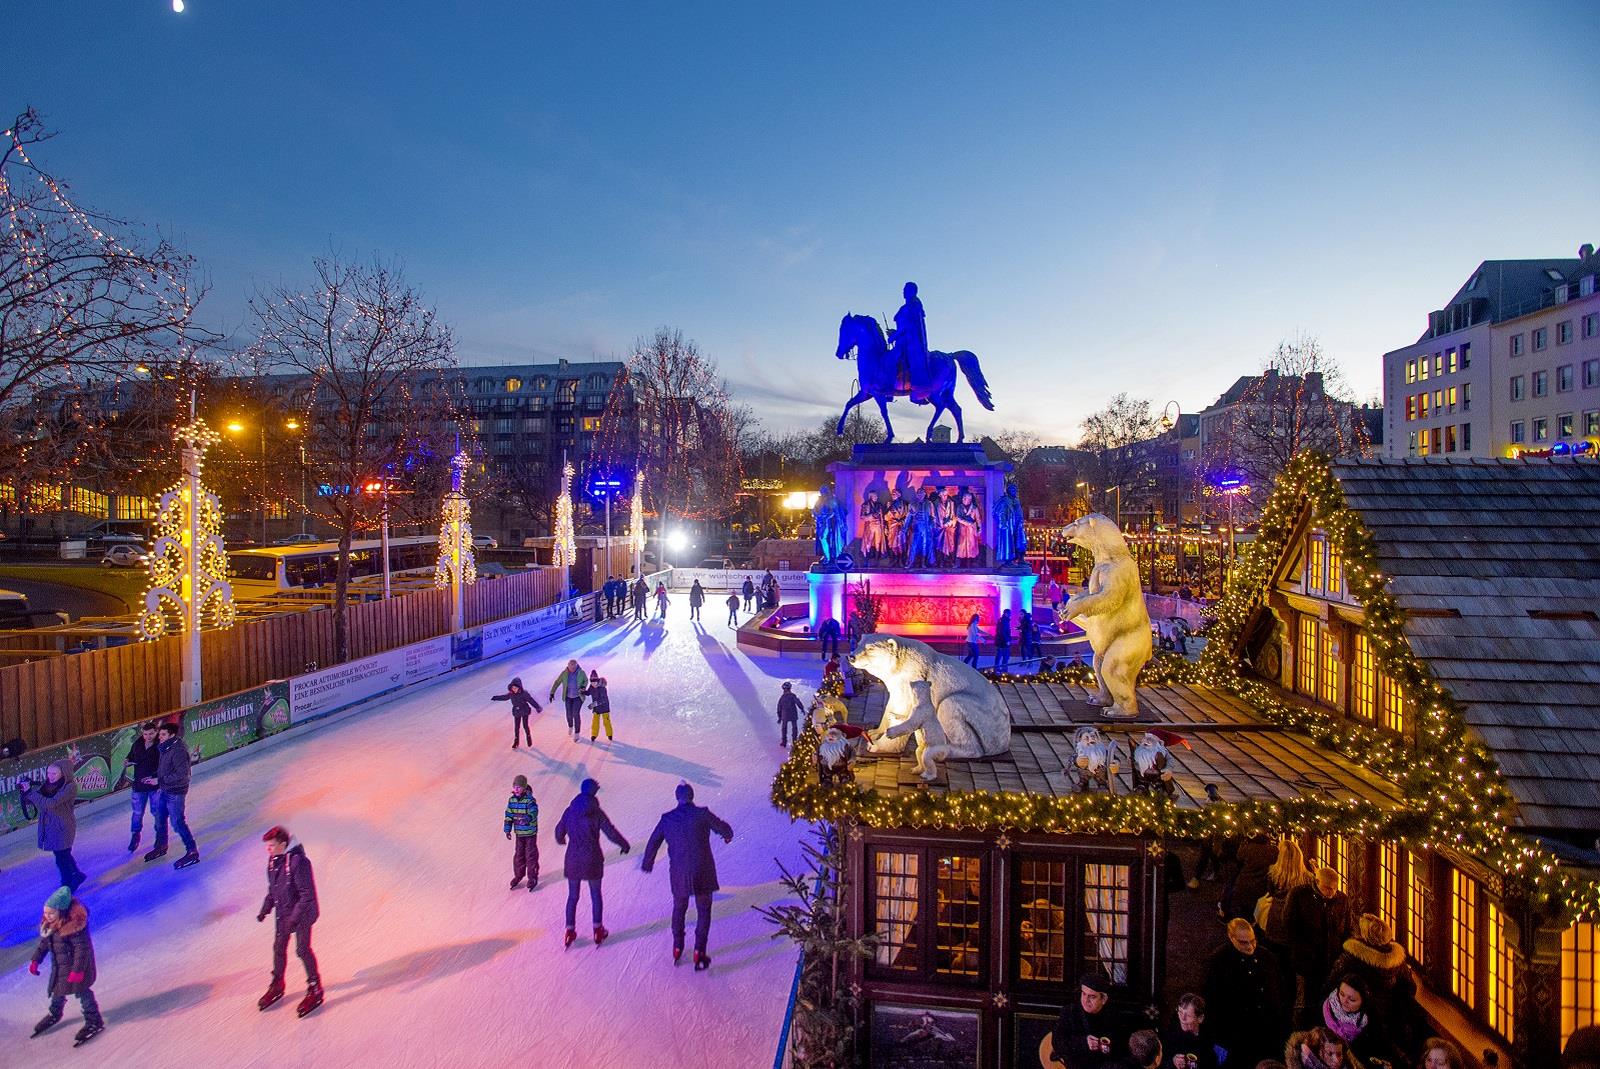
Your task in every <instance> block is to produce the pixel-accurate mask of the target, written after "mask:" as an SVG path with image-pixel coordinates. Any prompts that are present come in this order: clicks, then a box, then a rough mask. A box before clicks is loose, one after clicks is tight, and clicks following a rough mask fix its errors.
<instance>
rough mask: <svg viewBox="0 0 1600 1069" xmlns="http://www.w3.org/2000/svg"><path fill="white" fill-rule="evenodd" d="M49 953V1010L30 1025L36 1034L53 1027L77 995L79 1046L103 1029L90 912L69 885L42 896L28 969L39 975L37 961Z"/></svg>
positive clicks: (77, 1037) (75, 1044)
mask: <svg viewBox="0 0 1600 1069" xmlns="http://www.w3.org/2000/svg"><path fill="white" fill-rule="evenodd" d="M46 954H48V955H50V1012H49V1013H47V1014H45V1016H44V1019H43V1020H41V1021H40V1022H39V1023H38V1024H36V1025H34V1026H33V1034H34V1035H36V1036H37V1035H39V1034H40V1033H42V1032H44V1031H46V1030H47V1029H50V1028H54V1027H55V1025H56V1022H58V1021H60V1020H61V1012H62V1011H63V1010H64V1009H66V1006H67V996H68V995H77V996H78V1004H79V1005H80V1006H82V1007H83V1027H82V1028H80V1029H78V1034H77V1036H76V1037H74V1040H73V1046H82V1045H83V1044H85V1043H87V1042H89V1040H91V1039H93V1038H94V1037H95V1036H97V1035H99V1034H100V1032H101V1031H102V1030H103V1029H104V1028H105V1026H106V1023H105V1020H104V1019H103V1018H102V1017H101V1016H100V1006H99V1004H98V1003H97V1002H95V998H94V992H93V991H92V990H90V988H92V987H93V986H94V943H92V942H90V940H89V911H88V909H87V908H85V907H84V904H83V903H82V902H79V901H78V900H77V899H76V898H73V897H72V890H71V888H68V887H58V888H57V889H56V891H55V893H54V894H52V895H51V896H50V897H49V898H47V899H45V903H44V921H43V923H41V924H40V925H39V945H38V947H36V948H35V949H34V952H33V960H32V961H30V962H29V963H28V971H29V972H30V973H32V974H33V975H35V976H38V975H39V963H40V962H42V961H44V958H45V955H46Z"/></svg>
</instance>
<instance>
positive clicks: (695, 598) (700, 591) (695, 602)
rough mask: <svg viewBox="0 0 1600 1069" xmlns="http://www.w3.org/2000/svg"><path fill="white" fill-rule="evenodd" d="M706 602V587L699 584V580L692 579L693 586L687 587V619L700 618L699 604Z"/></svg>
mask: <svg viewBox="0 0 1600 1069" xmlns="http://www.w3.org/2000/svg"><path fill="white" fill-rule="evenodd" d="M705 603H706V588H705V587H703V586H701V585H700V580H698V579H696V580H695V581H694V586H692V587H690V588H689V619H690V620H698V619H700V606H702V605H704V604H705Z"/></svg>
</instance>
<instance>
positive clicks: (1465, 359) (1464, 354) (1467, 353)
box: [1461, 341, 1472, 371]
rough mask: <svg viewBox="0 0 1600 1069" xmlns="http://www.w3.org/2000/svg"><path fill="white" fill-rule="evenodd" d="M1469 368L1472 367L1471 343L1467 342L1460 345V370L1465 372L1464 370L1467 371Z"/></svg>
mask: <svg viewBox="0 0 1600 1069" xmlns="http://www.w3.org/2000/svg"><path fill="white" fill-rule="evenodd" d="M1471 366H1472V343H1471V342H1469V341H1464V342H1462V343H1461V370H1462V371H1465V370H1467V368H1469V367H1471Z"/></svg>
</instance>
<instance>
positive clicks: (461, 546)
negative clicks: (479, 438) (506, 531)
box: [433, 453, 478, 587]
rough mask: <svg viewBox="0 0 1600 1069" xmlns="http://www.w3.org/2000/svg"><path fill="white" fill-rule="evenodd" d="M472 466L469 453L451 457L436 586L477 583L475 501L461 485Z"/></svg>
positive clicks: (442, 512)
mask: <svg viewBox="0 0 1600 1069" xmlns="http://www.w3.org/2000/svg"><path fill="white" fill-rule="evenodd" d="M468 463H470V462H469V461H468V459H467V454H466V453H457V454H456V455H455V456H453V457H451V458H450V492H449V493H447V494H445V495H444V507H443V509H441V511H440V517H439V560H438V562H437V563H436V564H435V565H434V566H433V585H434V586H437V587H446V586H451V585H453V584H454V585H461V586H466V585H468V584H470V583H476V582H477V581H478V561H477V558H476V557H475V556H474V555H473V552H472V502H471V501H469V500H467V495H466V494H465V493H464V492H462V489H461V483H462V479H463V478H464V476H465V475H466V471H467V465H468Z"/></svg>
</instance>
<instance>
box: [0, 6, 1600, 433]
mask: <svg viewBox="0 0 1600 1069" xmlns="http://www.w3.org/2000/svg"><path fill="white" fill-rule="evenodd" d="M1595 14H1596V11H1595V8H1594V7H1593V6H1592V5H1591V4H1590V3H1580V4H1572V3H1560V2H1532V3H1506V2H1501V3H1492V4H1480V3H1447V4H1437V5H1434V4H1422V3H1406V4H1395V3H1385V4H1379V5H1373V6H1365V5H1362V6H1357V5H1354V4H1319V5H1311V4H1284V3H1281V2H1274V3H1264V4H1243V3H1227V4H1213V3H1205V4H1195V5H1179V4H1169V3H1156V4H1127V3H1106V4H1086V3H1064V2H1060V3H1042V4H1023V3H982V4H979V3H972V4H967V3H947V2H939V3H932V4H916V5H913V4H906V3H901V4H894V5H873V4H864V3H859V2H857V3H848V4H824V3H816V2H812V3H807V4H798V5H782V6H780V5H775V4H767V3H732V2H730V3H725V4H716V5H710V4H697V3H674V4H649V5H620V4H570V3H569V4H549V3H532V2H510V0H478V2H476V3H470V4H466V3H421V2H415V0H338V2H323V3H307V2H292V0H270V2H269V0H188V9H187V11H185V12H184V13H183V14H181V15H179V14H174V13H173V12H172V10H171V6H170V0H93V2H89V0H81V2H80V0H12V2H11V3H9V4H7V11H6V16H5V24H6V26H7V30H8V33H7V37H8V38H9V40H8V42H7V44H8V47H7V49H6V59H5V62H4V64H3V66H0V111H3V112H4V113H5V115H6V116H10V115H11V114H14V113H15V112H16V111H18V110H20V109H21V108H22V107H23V106H24V105H27V104H32V105H34V106H35V107H37V108H39V109H40V110H41V111H42V112H44V113H45V115H46V117H47V120H48V121H49V122H50V124H51V125H52V126H54V127H55V128H56V129H58V130H59V131H60V132H61V136H60V137H58V138H57V139H56V140H55V141H54V142H52V143H51V144H50V145H49V146H47V147H46V148H43V149H42V150H40V151H39V152H38V153H37V156H38V157H39V158H40V159H41V160H42V161H43V162H45V163H46V164H47V165H48V167H49V168H51V169H52V170H54V171H55V172H57V173H58V174H59V175H61V176H63V177H66V178H68V179H69V180H70V181H71V183H72V186H73V188H74V190H75V192H76V194H77V196H78V197H79V199H81V200H82V201H83V202H85V203H87V204H90V205H93V206H96V207H99V208H101V209H104V210H107V211H110V212H113V213H116V214H119V215H122V216H125V217H129V218H133V219H137V220H141V221H144V222H147V223H150V224H154V225H157V226H160V227H161V228H163V229H164V230H165V231H167V232H169V233H170V234H171V235H173V236H174V237H176V238H177V239H178V240H179V241H180V242H181V243H182V244H183V245H184V246H185V247H187V248H188V249H189V250H190V251H191V252H193V253H194V254H195V255H196V256H197V257H198V258H199V260H200V262H201V263H202V265H203V267H204V268H205V270H206V272H207V273H208V275H209V278H210V281H211V283H212V286H213V289H212V293H211V295H210V296H209V297H208V298H207V300H206V303H205V306H204V313H205V316H206V317H207V318H208V319H209V320H210V321H211V322H213V323H215V324H217V325H220V326H222V327H225V328H227V329H230V330H236V331H240V332H244V331H246V330H247V329H248V321H247V319H246V316H245V299H246V297H247V296H248V295H249V294H250V293H251V292H252V291H253V290H254V289H255V288H257V287H260V286H266V285H274V284H278V283H290V284H299V282H300V281H301V280H304V279H307V278H308V277H309V273H310V261H311V259H312V257H313V256H315V255H317V254H318V253H322V252H326V251H327V250H329V249H330V248H331V249H336V250H339V251H341V252H343V253H346V254H353V255H371V254H374V253H376V254H379V255H381V256H383V257H385V258H393V259H395V260H398V261H399V262H401V263H402V264H403V265H404V266H405V268H406V270H407V274H408V277H409V278H410V279H411V281H413V282H414V283H416V284H417V285H418V286H419V287H420V288H421V289H422V290H424V291H425V293H426V294H427V295H428V297H429V298H430V299H431V300H432V301H433V302H434V303H436V304H437V306H438V308H439V310H440V311H441V313H442V314H443V315H444V316H445V317H446V319H447V320H448V321H449V322H450V323H451V324H452V325H453V326H454V328H455V330H456V334H457V339H458V351H459V356H460V358H461V360H462V362H463V363H493V362H515V361H524V360H537V359H547V358H551V357H554V356H566V357H570V358H573V359H584V358H588V357H591V356H601V357H605V356H612V355H623V354H625V353H626V352H627V351H628V349H629V348H630V346H631V345H632V343H633V341H634V339H636V338H637V337H639V336H641V335H643V334H646V333H649V332H651V331H652V330H653V329H654V328H655V327H656V326H658V325H661V324H671V325H674V326H678V327H681V328H682V329H683V330H684V331H685V333H687V334H688V335H689V336H690V337H692V338H695V339H697V340H698V341H699V343H700V344H701V346H702V348H703V350H704V351H705V352H706V353H707V354H709V355H710V356H712V357H713V358H715V359H716V360H717V361H718V362H719V363H720V365H721V367H722V369H723V371H724V373H725V374H726V375H727V377H728V379H729V380H730V384H731V386H732V387H733V390H734V392H735V394H736V395H738V396H739V397H740V398H742V399H744V400H747V401H749V402H750V403H752V404H753V405H754V406H755V407H756V409H757V411H758V412H759V413H760V414H761V415H762V416H763V418H765V419H766V420H768V421H769V422H771V423H774V424H776V425H779V426H794V425H800V424H805V425H814V424H815V422H816V421H817V420H819V419H820V418H821V417H822V416H823V415H824V414H825V413H828V412H833V411H835V410H836V407H837V405H838V404H840V403H842V401H843V400H844V399H845V398H846V397H847V396H848V394H849V391H850V388H851V379H852V372H853V367H852V366H851V365H847V364H844V363H841V362H839V361H836V360H834V359H833V350H834V347H835V344H836V340H837V332H838V324H839V318H840V317H841V316H842V315H843V314H844V313H845V312H846V311H855V312H869V313H873V314H878V315H884V316H889V315H892V314H893V312H894V310H895V308H896V307H897V306H898V303H899V294H900V287H901V284H902V283H903V282H905V281H906V280H907V279H914V280H915V281H917V282H918V283H919V284H920V286H921V290H922V298H923V302H924V304H925V306H926V308H927V315H928V333H929V339H930V342H931V344H932V345H933V347H934V348H939V349H947V350H948V349H962V348H965V349H971V350H973V351H975V352H976V353H977V354H978V355H979V357H980V359H981V360H982V362H983V365H984V368H985V370H986V372H987V374H988V376H989V379H990V382H991V384H992V386H993V389H994V395H995V398H996V401H997V405H998V411H996V412H995V413H993V414H988V413H983V412H981V410H977V405H976V404H975V403H971V400H970V394H969V393H968V392H967V390H966V388H965V387H964V386H963V387H961V389H960V392H959V393H958V398H959V400H961V402H962V403H963V404H964V405H965V406H966V407H967V408H968V410H969V412H972V413H973V418H972V422H971V430H973V431H974V432H977V433H994V432H996V431H1000V430H1004V429H1007V428H1012V427H1021V428H1026V429H1029V430H1033V431H1035V432H1036V433H1038V434H1040V435H1041V436H1042V437H1043V438H1045V440H1047V441H1068V440H1076V437H1077V435H1078V433H1079V426H1078V425H1079V421H1080V420H1081V418H1082V417H1083V415H1084V414H1085V413H1087V412H1089V411H1091V410H1093V409H1094V408H1096V407H1098V406H1100V405H1101V404H1103V403H1104V402H1105V400H1106V399H1107V398H1108V397H1109V396H1110V395H1112V394H1114V393H1116V392H1118V391H1121V390H1127V391H1130V392H1132V393H1134V394H1135V395H1142V396H1146V397H1149V398H1150V399H1152V400H1153V401H1154V402H1155V403H1156V405H1157V406H1160V405H1161V404H1163V403H1165V402H1166V401H1168V400H1176V401H1178V402H1179V403H1180V404H1181V405H1182V407H1183V409H1184V410H1185V411H1197V410H1198V409H1200V408H1203V407H1204V406H1205V405H1206V404H1208V403H1209V402H1210V401H1212V400H1213V399H1214V398H1215V397H1216V395H1217V394H1218V393H1219V392H1220V391H1221V390H1223V389H1224V388H1226V386H1228V385H1229V384H1230V383H1231V382H1232V381H1233V379H1234V378H1235V377H1236V376H1237V375H1239V374H1243V373H1247V372H1251V371H1254V370H1256V369H1257V368H1258V367H1259V365H1260V363H1261V361H1262V359H1263V358H1264V357H1265V356H1266V355H1267V354H1268V353H1269V352H1270V351H1271V349H1272V348H1273V346H1274V345H1275V344H1276V343H1277V342H1278V341H1279V340H1280V339H1281V338H1284V337H1288V336H1291V335H1294V334H1296V333H1298V332H1300V331H1306V332H1310V333H1314V334H1317V335H1319V336H1320V337H1321V339H1322V341H1323V343H1324V344H1325V346H1326V347H1327V348H1328V350H1329V351H1330V352H1331V353H1332V354H1333V355H1334V356H1335V357H1336V358H1337V359H1339V360H1340V361H1341V362H1342V364H1343V365H1344V367H1345V369H1346V373H1347V377H1348V378H1349V380H1350V383H1351V385H1352V386H1353V387H1354V389H1355V391H1356V392H1357V394H1358V395H1359V396H1362V397H1367V396H1376V395H1377V392H1378V389H1379V371H1380V368H1379V357H1380V356H1381V354H1382V353H1383V352H1384V351H1385V350H1387V349H1391V348H1395V347H1398V346H1400V345H1403V344H1407V343H1409V342H1411V341H1414V340H1415V338H1416V336H1417V335H1418V334H1419V333H1420V332H1421V331H1422V329H1423V327H1424V326H1425V317H1426V314H1427V312H1428V311H1429V310H1430V309H1433V308H1436V307H1438V306H1439V305H1440V304H1442V303H1443V302H1444V301H1445V300H1446V299H1447V298H1448V297H1449V296H1450V295H1451V293H1452V292H1453V291H1454V289H1455V288H1456V287H1457V286H1458V285H1459V284H1460V283H1461V282H1462V281H1463V280H1465V279H1466V277H1467V276H1468V274H1469V273H1470V271H1471V270H1472V268H1473V267H1474V266H1476V265H1477V263H1478V262H1479V261H1480V260H1482V259H1485V258H1496V257H1499V258H1520V257H1546V256H1571V255H1573V254H1574V252H1575V250H1576V249H1577V247H1578V245H1579V244H1580V243H1581V242H1583V241H1600V218H1597V216H1600V212H1597V211H1596V208H1595V205H1596V199H1595V196H1594V176H1595V175H1596V174H1597V173H1600V148H1597V139H1596V138H1595V136H1594V124H1595V119H1596V114H1597V113H1596V108H1595V101H1596V100H1597V99H1600V74H1597V67H1596V64H1595V52H1594V45H1595V42H1596V36H1595V21H1594V16H1595ZM896 409H897V410H898V414H899V416H900V420H901V423H902V432H903V433H904V434H905V435H906V436H912V435H913V434H914V433H917V432H919V430H920V427H921V425H922V422H923V420H924V419H925V418H926V410H925V409H923V410H919V412H917V413H913V412H912V411H911V410H910V409H909V408H908V406H906V404H905V403H904V402H901V403H900V404H899V405H897V406H896ZM974 410H977V411H974ZM892 411H893V410H892ZM919 415H920V416H921V418H918V416H919Z"/></svg>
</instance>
